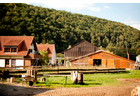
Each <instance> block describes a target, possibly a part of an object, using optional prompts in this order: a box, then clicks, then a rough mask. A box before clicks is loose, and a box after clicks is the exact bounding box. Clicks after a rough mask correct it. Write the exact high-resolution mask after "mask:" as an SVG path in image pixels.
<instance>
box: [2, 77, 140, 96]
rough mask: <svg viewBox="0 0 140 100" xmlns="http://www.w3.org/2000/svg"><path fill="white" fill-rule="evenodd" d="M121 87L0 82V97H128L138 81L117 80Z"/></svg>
mask: <svg viewBox="0 0 140 100" xmlns="http://www.w3.org/2000/svg"><path fill="white" fill-rule="evenodd" d="M117 80H119V81H122V84H124V85H123V86H115V87H82V88H56V89H50V88H41V87H35V86H32V87H31V86H25V85H24V86H23V85H22V84H17V83H13V84H10V83H7V82H5V83H2V82H0V95H1V96H2V95H5V96H130V95H131V90H132V89H133V87H134V86H135V85H138V84H139V81H140V79H117Z"/></svg>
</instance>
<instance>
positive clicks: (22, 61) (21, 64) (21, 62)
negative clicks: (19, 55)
mask: <svg viewBox="0 0 140 100" xmlns="http://www.w3.org/2000/svg"><path fill="white" fill-rule="evenodd" d="M16 66H24V60H16Z"/></svg>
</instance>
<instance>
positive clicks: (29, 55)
mask: <svg viewBox="0 0 140 100" xmlns="http://www.w3.org/2000/svg"><path fill="white" fill-rule="evenodd" d="M25 58H31V59H35V58H42V56H41V55H40V54H28V55H27V56H25Z"/></svg>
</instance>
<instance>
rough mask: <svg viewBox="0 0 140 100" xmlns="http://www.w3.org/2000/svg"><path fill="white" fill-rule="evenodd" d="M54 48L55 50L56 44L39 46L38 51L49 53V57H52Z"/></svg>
mask: <svg viewBox="0 0 140 100" xmlns="http://www.w3.org/2000/svg"><path fill="white" fill-rule="evenodd" d="M54 48H55V45H54V44H37V50H38V51H42V50H45V51H48V55H49V57H52V53H53V50H54Z"/></svg>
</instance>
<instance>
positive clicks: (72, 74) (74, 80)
mask: <svg viewBox="0 0 140 100" xmlns="http://www.w3.org/2000/svg"><path fill="white" fill-rule="evenodd" d="M77 76H78V73H77V71H71V80H72V81H73V84H77Z"/></svg>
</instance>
